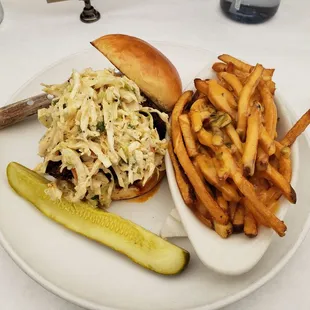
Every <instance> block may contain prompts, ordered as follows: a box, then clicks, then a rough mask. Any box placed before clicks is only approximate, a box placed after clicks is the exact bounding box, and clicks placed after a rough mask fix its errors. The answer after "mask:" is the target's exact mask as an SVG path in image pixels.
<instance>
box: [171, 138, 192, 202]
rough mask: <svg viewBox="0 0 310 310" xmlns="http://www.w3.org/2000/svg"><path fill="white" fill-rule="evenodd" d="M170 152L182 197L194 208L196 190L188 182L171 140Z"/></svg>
mask: <svg viewBox="0 0 310 310" xmlns="http://www.w3.org/2000/svg"><path fill="white" fill-rule="evenodd" d="M168 152H169V156H170V159H171V162H172V166H173V169H174V174H175V179H176V181H177V184H178V186H179V189H180V192H181V195H182V198H183V200H184V202H185V204H186V205H187V206H189V207H190V208H193V207H194V205H195V201H196V197H195V192H194V189H193V187H192V185H191V184H190V183H189V182H188V180H187V177H186V175H185V174H184V172H183V171H182V168H181V167H180V164H179V163H178V160H177V158H176V156H175V154H174V152H173V147H172V144H171V142H169V144H168Z"/></svg>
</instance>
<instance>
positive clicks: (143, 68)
mask: <svg viewBox="0 0 310 310" xmlns="http://www.w3.org/2000/svg"><path fill="white" fill-rule="evenodd" d="M91 44H92V45H93V46H94V47H95V48H97V49H98V50H99V51H100V52H101V53H102V54H103V55H104V56H105V57H107V58H108V59H109V60H110V61H111V63H112V64H113V65H114V66H115V67H116V68H117V69H118V70H120V71H121V72H122V73H123V74H125V75H126V76H127V77H128V78H129V79H131V80H133V81H134V82H135V83H136V84H137V85H138V86H139V88H140V89H141V90H142V92H143V93H144V94H145V95H146V96H147V97H148V98H150V99H151V100H152V101H153V102H154V103H155V104H156V105H157V106H158V107H159V108H160V109H161V110H163V111H167V112H169V111H171V110H172V109H173V107H174V104H175V103H176V101H177V100H178V99H179V97H180V96H181V94H182V84H181V79H180V76H179V74H178V71H177V70H176V68H175V67H174V65H173V64H172V63H171V62H170V61H169V59H168V58H167V57H166V56H164V55H163V54H162V53H161V52H160V51H159V50H157V49H156V48H155V47H153V46H152V45H150V44H148V43H146V42H145V41H143V40H141V39H138V38H135V37H131V36H127V35H122V34H111V35H106V36H103V37H101V38H98V39H97V40H95V41H93V42H91Z"/></svg>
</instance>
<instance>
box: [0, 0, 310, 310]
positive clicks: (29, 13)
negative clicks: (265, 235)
mask: <svg viewBox="0 0 310 310" xmlns="http://www.w3.org/2000/svg"><path fill="white" fill-rule="evenodd" d="M93 4H94V6H95V7H96V8H98V10H99V11H100V12H101V14H102V18H101V20H100V21H99V22H97V23H94V24H90V25H85V24H83V23H81V22H80V21H79V13H80V12H81V9H82V3H81V2H79V1H77V0H75V1H67V2H59V3H54V4H47V3H46V1H45V0H27V1H24V0H2V5H3V7H4V11H5V17H4V21H3V23H2V24H1V25H0V72H1V74H0V85H1V92H0V102H1V103H0V106H1V105H3V104H4V103H5V102H6V101H7V100H8V99H9V97H10V96H11V95H12V94H13V93H14V92H15V91H16V89H17V88H18V87H20V86H21V85H22V84H23V83H25V82H26V81H27V80H28V79H29V78H30V77H31V76H33V75H34V74H36V73H37V72H39V71H41V70H42V68H45V67H46V66H48V65H50V64H51V63H54V62H55V61H57V60H59V59H61V58H63V57H64V56H67V55H70V54H72V53H74V52H76V51H79V50H81V49H84V48H85V45H84V42H85V41H90V40H92V39H94V38H96V37H98V36H101V35H103V34H108V33H128V34H131V35H135V36H138V37H141V38H144V39H147V40H160V41H168V42H173V43H181V44H186V45H192V46H197V47H204V48H207V49H209V50H213V51H216V52H225V53H231V54H233V55H239V56H240V57H241V58H244V59H248V60H249V61H251V60H253V61H255V60H257V59H259V61H261V62H262V63H264V64H266V66H267V65H270V66H274V67H276V68H277V71H276V75H275V79H276V81H277V87H278V89H281V93H283V94H284V95H285V97H286V99H287V101H288V102H289V103H290V104H291V105H292V106H293V107H294V110H295V112H296V114H297V115H301V114H302V113H303V112H304V111H305V110H306V109H307V108H308V107H309V102H310V91H309V86H308V83H309V82H308V81H309V78H308V75H307V73H308V72H310V62H309V61H308V57H309V55H310V34H309V29H310V19H309V18H308V17H309V16H308V10H309V9H310V2H308V1H305V0H295V1H289V0H283V1H282V3H281V6H280V8H279V12H278V13H277V15H276V16H275V17H274V18H273V19H272V20H270V21H269V22H267V23H265V24H262V25H243V24H238V23H235V22H233V21H230V20H228V19H226V18H225V17H224V16H223V15H222V14H221V12H220V9H219V1H217V0H119V1H115V0H105V1H98V0H97V1H93ZM77 38H79V39H78V40H77ZM290 76H291V77H294V78H289V77H290ZM308 133H309V132H308ZM309 262H310V237H309V236H308V237H307V238H306V239H305V241H304V243H303V244H302V246H301V247H300V249H299V250H298V252H297V253H296V255H295V256H294V257H293V258H292V259H291V261H290V262H289V263H288V265H287V266H286V267H285V268H284V269H283V270H282V271H281V272H280V274H279V275H277V276H276V277H275V278H274V279H273V280H271V281H270V282H269V283H267V284H266V285H265V286H263V287H262V288H260V289H259V290H257V291H256V292H255V293H253V294H251V295H250V296H248V297H246V298H244V299H243V300H241V301H239V302H237V303H235V304H233V305H231V306H228V307H225V308H224V309H225V310H233V309H239V310H247V309H251V310H258V309H268V310H273V309H275V310H276V309H282V310H286V309H287V310H291V309H299V310H303V309H309V308H310V294H309V281H308V279H309V278H310V264H309ZM0 273H1V276H0V309H3V310H20V309H32V310H41V309H45V310H52V309H53V310H54V309H55V310H56V309H57V310H78V309H81V308H80V307H77V306H75V305H73V304H71V303H68V302H66V301H64V300H62V299H61V298H59V297H57V296H54V295H53V294H52V293H50V292H48V291H46V290H45V289H44V288H42V287H41V286H40V285H39V284H37V283H36V282H35V281H33V280H32V279H30V278H29V277H28V276H27V275H25V274H24V273H23V272H22V271H21V270H20V269H19V267H18V266H17V265H15V263H14V262H13V261H12V260H11V258H10V257H9V256H8V255H7V253H6V252H5V251H4V250H3V249H2V248H1V247H0Z"/></svg>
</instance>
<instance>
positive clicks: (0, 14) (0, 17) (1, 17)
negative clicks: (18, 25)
mask: <svg viewBox="0 0 310 310" xmlns="http://www.w3.org/2000/svg"><path fill="white" fill-rule="evenodd" d="M3 17H4V11H3V7H2V5H1V2H0V24H1V22H2V21H3Z"/></svg>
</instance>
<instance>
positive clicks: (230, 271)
mask: <svg viewBox="0 0 310 310" xmlns="http://www.w3.org/2000/svg"><path fill="white" fill-rule="evenodd" d="M213 76H214V73H213V72H212V70H211V68H210V67H209V66H208V67H205V68H204V69H203V70H202V71H201V72H200V73H199V74H198V75H197V78H210V77H213ZM194 89H195V87H194V83H193V82H191V83H190V84H189V85H188V86H187V87H186V90H194ZM275 102H276V105H277V109H278V117H279V118H280V120H279V123H278V129H277V131H278V136H279V138H281V137H282V136H283V135H284V134H285V133H286V132H287V131H288V130H289V129H290V128H291V127H292V121H291V118H290V114H289V111H288V109H287V107H286V104H285V101H284V99H283V97H281V95H279V94H278V91H277V92H276V95H275ZM298 153H299V151H298V141H296V142H295V143H294V145H293V147H292V170H293V176H292V182H291V184H292V186H293V187H295V185H296V181H297V175H298V167H299V155H298ZM166 169H167V177H168V182H169V186H170V191H171V194H172V198H173V201H174V203H175V206H176V209H177V210H178V212H179V215H180V217H181V220H182V224H183V225H184V228H185V230H186V232H187V235H188V238H189V239H190V241H191V243H192V245H193V247H194V249H195V251H196V253H197V255H198V257H199V258H200V260H201V261H202V262H203V264H204V265H206V266H207V267H209V268H211V269H212V270H214V271H216V272H219V273H221V274H226V275H240V274H243V273H245V272H248V271H249V270H251V269H252V268H253V267H254V266H255V265H256V264H257V263H258V262H259V260H260V259H261V258H262V256H263V255H264V253H265V252H266V250H267V249H268V247H269V245H270V243H271V240H272V236H273V235H274V232H273V230H272V229H270V228H266V227H260V228H259V233H258V236H257V237H255V238H252V239H250V238H248V237H246V236H245V235H244V234H233V235H232V236H230V237H229V238H228V239H223V238H221V237H220V236H219V235H218V234H217V233H216V232H215V231H213V230H211V229H210V228H208V227H206V226H205V225H203V224H202V223H201V222H200V221H199V220H198V219H197V218H196V217H195V216H194V214H193V213H192V212H191V210H190V209H189V208H188V207H187V206H186V204H185V203H184V201H183V198H182V196H181V193H180V191H179V188H178V185H177V182H176V179H175V174H174V170H173V166H172V163H171V160H170V157H169V154H168V153H167V155H166ZM279 205H280V207H279V209H278V211H277V213H276V214H277V216H278V217H279V218H280V219H281V220H283V219H284V217H285V215H286V212H287V210H288V208H289V206H290V203H289V202H288V201H287V200H286V199H285V198H283V197H282V198H281V199H280V202H279ZM288 229H289V228H288Z"/></svg>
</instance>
